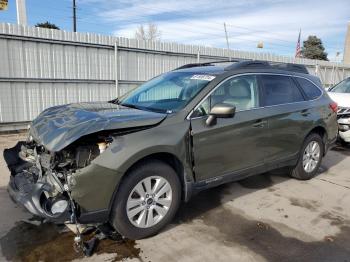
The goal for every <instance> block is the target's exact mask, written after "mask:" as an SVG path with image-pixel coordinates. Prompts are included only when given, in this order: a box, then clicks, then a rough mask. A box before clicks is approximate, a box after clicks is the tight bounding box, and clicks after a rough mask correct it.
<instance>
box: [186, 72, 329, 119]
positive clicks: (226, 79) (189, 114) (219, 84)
mask: <svg viewBox="0 0 350 262" xmlns="http://www.w3.org/2000/svg"><path fill="white" fill-rule="evenodd" d="M245 75H277V76H289V77H299V78H302V79H305V80H307V81H309V82H311V83H312V84H313V85H314V86H316V87H317V88H318V89H319V90H320V91H321V95H320V96H319V97H317V98H315V99H311V100H304V101H298V102H292V103H284V104H277V105H271V106H260V107H253V108H250V109H245V110H239V111H237V112H236V113H238V112H244V111H250V110H256V109H261V108H269V107H274V106H282V105H291V104H298V103H304V102H312V101H316V100H319V99H320V98H321V97H322V96H323V95H324V90H323V89H322V88H320V87H319V86H318V85H317V84H315V83H314V82H313V81H312V80H310V79H308V78H306V77H302V76H296V75H291V74H281V73H242V74H238V75H233V76H230V77H228V78H225V79H224V80H223V81H221V82H220V83H218V85H217V86H216V87H215V88H213V89H212V90H211V91H210V92H209V93H208V94H207V95H206V96H205V97H204V98H202V99H201V101H199V102H198V104H197V105H196V106H195V107H194V108H193V109H192V110H191V111H190V112H189V113H188V114H187V116H186V119H187V120H191V119H199V118H203V117H206V116H207V115H205V116H197V117H193V118H191V115H192V113H193V112H194V111H195V110H196V109H197V108H198V107H199V106H200V105H201V104H202V103H203V102H204V101H205V100H206V99H207V98H208V97H209V96H210V95H211V94H212V93H213V92H214V91H215V90H216V89H217V88H219V87H220V86H221V85H222V84H223V83H224V82H226V81H228V80H230V79H232V78H235V77H238V76H245Z"/></svg>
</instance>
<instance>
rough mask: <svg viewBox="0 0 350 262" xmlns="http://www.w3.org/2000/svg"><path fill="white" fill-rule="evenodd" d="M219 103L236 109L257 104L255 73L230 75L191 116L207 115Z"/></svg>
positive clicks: (250, 107)
mask: <svg viewBox="0 0 350 262" xmlns="http://www.w3.org/2000/svg"><path fill="white" fill-rule="evenodd" d="M219 103H225V104H230V105H233V106H235V107H236V111H243V110H249V109H252V108H256V107H258V106H259V96H258V81H257V77H256V76H255V75H243V76H237V77H232V78H230V79H228V80H225V81H224V82H222V83H221V84H220V85H219V87H217V88H216V90H215V91H214V92H213V93H212V94H211V95H210V96H209V97H208V98H207V99H205V100H204V101H203V102H202V103H201V104H200V105H199V107H198V108H197V109H196V110H195V111H194V112H193V114H192V117H200V116H205V115H208V114H209V112H210V110H211V109H212V108H213V107H214V106H215V105H216V104H219Z"/></svg>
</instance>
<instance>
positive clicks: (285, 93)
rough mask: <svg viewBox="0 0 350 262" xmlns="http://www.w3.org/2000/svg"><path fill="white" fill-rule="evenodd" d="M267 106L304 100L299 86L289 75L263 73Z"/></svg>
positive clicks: (262, 78)
mask: <svg viewBox="0 0 350 262" xmlns="http://www.w3.org/2000/svg"><path fill="white" fill-rule="evenodd" d="M261 80H262V83H263V91H264V100H265V105H266V106H273V105H281V104H287V103H294V102H300V101H304V97H303V95H302V93H301V92H300V90H299V88H298V87H297V86H296V84H295V83H294V82H293V81H292V79H291V78H290V77H289V76H280V75H261Z"/></svg>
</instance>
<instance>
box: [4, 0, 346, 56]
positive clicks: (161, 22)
mask: <svg viewBox="0 0 350 262" xmlns="http://www.w3.org/2000/svg"><path fill="white" fill-rule="evenodd" d="M26 4H27V16H28V24H29V25H32V26H33V25H35V24H36V23H38V22H45V21H49V22H51V23H54V24H56V25H58V26H59V27H60V28H61V29H63V30H67V31H71V30H72V0H26ZM77 17H78V19H77V31H79V32H94V33H100V34H106V35H110V34H112V35H116V36H124V37H129V38H132V37H134V35H135V30H136V28H137V27H139V26H140V25H141V24H144V25H147V24H148V23H153V24H156V25H157V26H158V29H159V30H160V32H161V40H162V41H165V42H178V43H183V44H193V45H204V46H211V47H219V48H225V47H226V46H227V45H226V39H225V31H224V23H226V25H227V32H228V37H229V45H230V48H231V49H236V50H244V51H254V52H269V53H274V54H279V55H289V56H294V54H295V47H296V41H297V39H298V34H299V30H300V29H301V40H302V41H303V40H305V39H306V38H307V37H308V36H309V35H316V36H318V37H320V38H321V39H322V41H323V43H324V46H325V48H326V51H327V52H328V58H329V59H330V60H335V59H337V60H338V61H339V60H341V58H342V53H343V49H344V42H345V34H346V28H347V24H348V23H349V22H350V0H332V1H326V0H293V1H286V0H201V1H198V0H177V1H174V0H167V1H165V0H77ZM0 22H6V23H16V7H15V0H9V9H8V10H6V11H0ZM259 42H263V44H264V48H263V49H258V48H257V44H258V43H259ZM301 44H302V43H301ZM337 52H341V55H340V56H339V57H338V58H337V57H336V53H337Z"/></svg>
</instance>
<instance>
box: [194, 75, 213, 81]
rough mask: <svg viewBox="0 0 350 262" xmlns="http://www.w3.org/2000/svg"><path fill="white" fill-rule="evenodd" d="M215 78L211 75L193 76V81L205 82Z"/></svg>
mask: <svg viewBox="0 0 350 262" xmlns="http://www.w3.org/2000/svg"><path fill="white" fill-rule="evenodd" d="M214 78H215V76H211V75H193V76H192V77H191V79H194V80H203V81H211V80H213V79H214Z"/></svg>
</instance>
